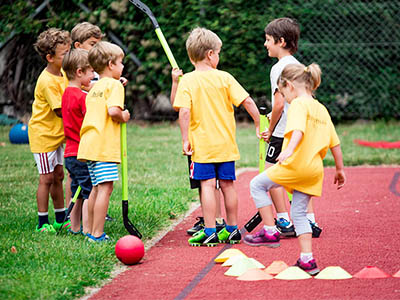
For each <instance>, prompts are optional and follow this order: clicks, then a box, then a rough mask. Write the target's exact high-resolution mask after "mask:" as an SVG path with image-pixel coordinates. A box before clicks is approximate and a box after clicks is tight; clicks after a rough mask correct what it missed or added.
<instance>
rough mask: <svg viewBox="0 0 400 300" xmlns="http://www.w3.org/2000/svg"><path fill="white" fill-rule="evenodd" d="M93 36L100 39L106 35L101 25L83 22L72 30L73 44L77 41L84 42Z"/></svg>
mask: <svg viewBox="0 0 400 300" xmlns="http://www.w3.org/2000/svg"><path fill="white" fill-rule="evenodd" d="M91 37H95V38H96V39H99V40H101V39H102V38H103V37H104V34H103V33H102V32H101V29H100V28H99V26H97V25H93V24H92V23H89V22H83V23H79V24H77V25H75V27H74V28H72V30H71V38H72V45H74V44H75V42H78V43H81V44H82V43H84V42H85V41H86V40H88V39H90V38H91Z"/></svg>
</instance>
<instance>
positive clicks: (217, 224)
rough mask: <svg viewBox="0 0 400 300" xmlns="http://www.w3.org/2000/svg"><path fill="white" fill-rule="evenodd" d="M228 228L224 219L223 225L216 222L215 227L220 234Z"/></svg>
mask: <svg viewBox="0 0 400 300" xmlns="http://www.w3.org/2000/svg"><path fill="white" fill-rule="evenodd" d="M225 226H226V222H225V220H224V219H222V223H218V222H217V221H215V227H216V229H217V232H220V231H221V230H222V229H224V228H225Z"/></svg>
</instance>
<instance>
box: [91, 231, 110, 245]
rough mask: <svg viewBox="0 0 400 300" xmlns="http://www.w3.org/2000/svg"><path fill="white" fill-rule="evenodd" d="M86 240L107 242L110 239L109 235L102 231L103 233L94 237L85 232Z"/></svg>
mask: <svg viewBox="0 0 400 300" xmlns="http://www.w3.org/2000/svg"><path fill="white" fill-rule="evenodd" d="M86 236H87V240H88V241H89V242H91V243H96V242H108V241H109V240H110V237H109V236H108V235H107V234H105V232H103V234H102V235H101V236H99V237H94V236H93V235H91V234H90V233H88V234H86Z"/></svg>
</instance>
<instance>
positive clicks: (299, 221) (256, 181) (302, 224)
mask: <svg viewBox="0 0 400 300" xmlns="http://www.w3.org/2000/svg"><path fill="white" fill-rule="evenodd" d="M280 186H281V185H279V184H277V183H275V182H273V181H272V180H271V179H269V177H268V176H267V173H266V172H263V173H261V174H259V175H257V176H256V177H254V178H253V179H252V180H251V182H250V193H251V196H252V197H253V200H254V203H255V204H256V207H257V208H262V207H265V206H269V205H272V201H271V198H270V197H269V195H268V191H269V190H270V189H272V188H276V187H280ZM310 199H311V196H310V195H307V194H304V193H302V192H299V191H296V190H294V191H293V199H292V205H291V207H290V214H291V216H292V221H293V224H294V228H295V231H296V234H297V235H298V236H299V235H301V234H303V233H311V232H312V231H311V226H310V222H309V221H308V219H307V206H308V202H309V201H310Z"/></svg>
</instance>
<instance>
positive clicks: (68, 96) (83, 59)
mask: <svg viewBox="0 0 400 300" xmlns="http://www.w3.org/2000/svg"><path fill="white" fill-rule="evenodd" d="M62 67H63V69H64V71H65V74H66V75H67V77H68V80H69V84H68V87H67V88H66V89H65V91H64V94H63V96H62V103H61V111H62V117H63V123H64V135H65V138H66V146H65V151H64V159H65V167H66V168H67V170H68V172H69V174H70V176H71V180H72V182H71V191H72V195H74V194H75V192H76V190H77V188H78V186H80V187H81V189H82V190H81V193H80V195H79V197H78V199H77V200H76V203H75V206H74V208H73V210H72V211H71V217H70V218H71V228H70V229H69V232H70V233H73V234H79V233H83V234H85V233H87V232H89V231H90V228H89V224H90V222H89V220H88V208H87V205H88V201H85V200H87V199H88V198H89V197H90V195H91V191H92V183H91V180H90V175H89V170H88V168H87V164H86V163H85V162H81V161H79V160H77V154H78V148H79V142H80V131H81V127H82V122H83V118H84V116H85V113H86V104H85V100H86V93H84V92H83V91H82V90H81V88H82V86H89V85H90V81H91V80H92V79H93V77H94V74H93V69H92V67H91V66H90V65H89V61H88V52H87V51H85V50H82V49H73V50H71V51H70V52H69V53H68V54H67V55H66V56H65V57H64V60H63V63H62ZM81 215H82V228H81V223H80V220H81Z"/></svg>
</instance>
